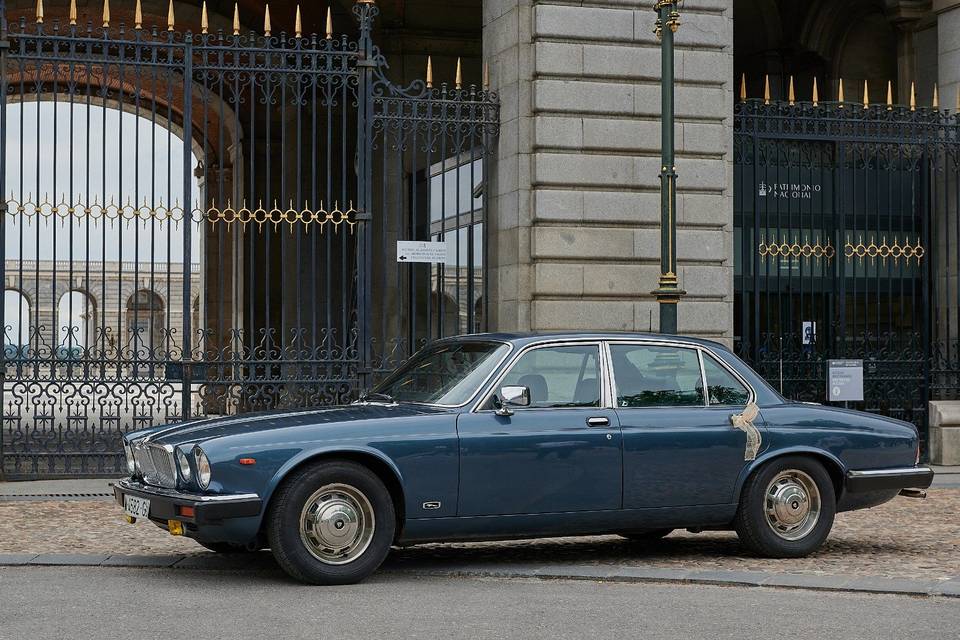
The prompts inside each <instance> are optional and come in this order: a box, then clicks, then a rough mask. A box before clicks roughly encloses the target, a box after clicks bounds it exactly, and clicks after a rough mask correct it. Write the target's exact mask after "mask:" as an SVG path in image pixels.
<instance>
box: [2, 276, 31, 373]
mask: <svg viewBox="0 0 960 640" xmlns="http://www.w3.org/2000/svg"><path fill="white" fill-rule="evenodd" d="M30 335H31V327H30V300H28V299H27V296H25V295H24V294H23V292H21V291H18V290H16V289H6V290H5V291H4V292H3V354H4V358H6V359H7V360H21V359H24V358H26V357H27V354H28V350H29V346H30Z"/></svg>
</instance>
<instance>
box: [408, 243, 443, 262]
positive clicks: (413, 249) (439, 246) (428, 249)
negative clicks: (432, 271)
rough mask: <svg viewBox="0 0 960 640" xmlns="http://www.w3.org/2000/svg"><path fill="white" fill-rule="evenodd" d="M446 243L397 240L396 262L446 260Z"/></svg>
mask: <svg viewBox="0 0 960 640" xmlns="http://www.w3.org/2000/svg"><path fill="white" fill-rule="evenodd" d="M446 261H447V243H445V242H419V241H416V240H397V262H430V263H433V262H446Z"/></svg>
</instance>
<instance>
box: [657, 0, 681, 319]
mask: <svg viewBox="0 0 960 640" xmlns="http://www.w3.org/2000/svg"><path fill="white" fill-rule="evenodd" d="M681 2H682V0H658V2H657V3H656V5H654V7H653V8H654V10H655V11H656V12H657V25H656V28H655V29H654V33H655V34H656V35H657V39H658V40H659V41H660V58H661V59H660V69H661V71H660V99H661V120H660V131H661V145H660V146H661V150H660V279H659V281H658V283H657V284H658V285H659V286H658V287H657V288H656V289H655V290H654V291H653V295H654V296H655V297H656V298H657V303H658V305H659V307H660V333H676V332H677V306H678V303H679V302H680V298H681V296H683V295H684V294H685V293H686V292H685V291H683V290H682V289H680V284H679V281H678V280H677V251H676V247H677V216H676V212H677V168H676V167H675V166H674V164H673V163H674V158H673V155H674V141H673V128H674V115H673V34H675V33H676V32H677V28H678V27H679V26H680V11H679V8H680V3H681Z"/></svg>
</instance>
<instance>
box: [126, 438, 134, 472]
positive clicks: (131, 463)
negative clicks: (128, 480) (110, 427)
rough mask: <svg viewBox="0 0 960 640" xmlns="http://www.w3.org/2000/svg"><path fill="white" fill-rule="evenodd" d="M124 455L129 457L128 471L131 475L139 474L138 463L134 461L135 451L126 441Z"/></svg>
mask: <svg viewBox="0 0 960 640" xmlns="http://www.w3.org/2000/svg"><path fill="white" fill-rule="evenodd" d="M123 453H124V455H126V456H127V471H128V472H129V473H130V475H134V474H135V473H136V472H137V462H136V460H134V459H133V449H131V448H130V443H129V442H127V441H126V440H124V441H123Z"/></svg>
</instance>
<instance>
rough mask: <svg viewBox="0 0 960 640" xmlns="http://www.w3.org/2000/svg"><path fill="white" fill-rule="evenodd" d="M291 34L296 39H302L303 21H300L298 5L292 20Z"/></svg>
mask: <svg viewBox="0 0 960 640" xmlns="http://www.w3.org/2000/svg"><path fill="white" fill-rule="evenodd" d="M293 34H294V35H295V36H296V37H298V38H302V37H303V20H301V19H300V5H297V15H296V17H295V18H294V19H293Z"/></svg>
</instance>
